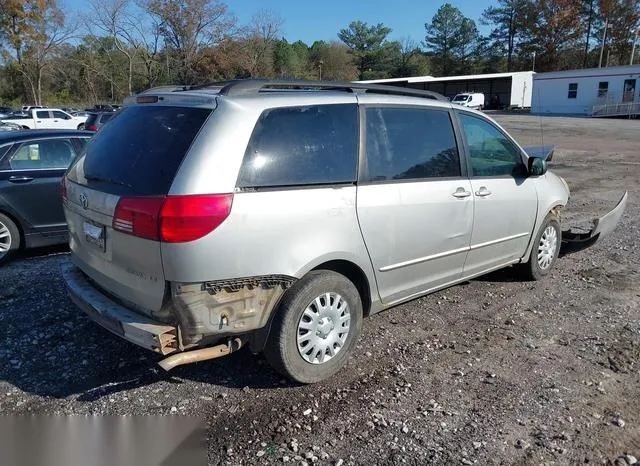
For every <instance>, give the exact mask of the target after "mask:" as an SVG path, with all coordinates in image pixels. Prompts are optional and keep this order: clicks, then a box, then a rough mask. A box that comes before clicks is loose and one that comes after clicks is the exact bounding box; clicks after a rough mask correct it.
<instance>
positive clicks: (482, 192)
mask: <svg viewBox="0 0 640 466" xmlns="http://www.w3.org/2000/svg"><path fill="white" fill-rule="evenodd" d="M490 195H491V191H489V190H488V189H487V187H486V186H480V189H479V190H477V191H476V196H480V197H486V196H490Z"/></svg>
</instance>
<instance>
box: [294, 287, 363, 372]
mask: <svg viewBox="0 0 640 466" xmlns="http://www.w3.org/2000/svg"><path fill="white" fill-rule="evenodd" d="M350 325H351V313H350V310H349V304H347V301H345V299H344V298H343V297H342V296H340V295H339V294H337V293H325V294H323V295H320V296H318V297H317V298H316V299H314V300H313V301H311V303H310V304H309V305H308V306H307V308H306V309H305V310H304V312H303V313H302V316H301V317H300V321H299V322H298V333H297V335H298V338H297V340H298V352H299V353H300V356H302V358H303V359H304V360H305V361H307V362H309V363H311V364H322V363H325V362H327V361H329V360H330V359H332V358H333V357H334V356H335V355H336V354H338V353H339V352H340V350H341V349H342V347H343V346H344V344H345V342H346V341H347V337H348V336H349V326H350Z"/></svg>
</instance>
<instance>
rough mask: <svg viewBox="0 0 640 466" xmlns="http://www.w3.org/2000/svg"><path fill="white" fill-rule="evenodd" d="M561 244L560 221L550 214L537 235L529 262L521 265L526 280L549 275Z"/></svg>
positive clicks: (538, 278)
mask: <svg viewBox="0 0 640 466" xmlns="http://www.w3.org/2000/svg"><path fill="white" fill-rule="evenodd" d="M561 242H562V232H561V230H560V221H559V220H558V217H557V216H556V215H554V214H549V215H547V217H546V218H545V219H544V221H543V222H542V226H541V227H540V230H539V231H538V234H537V235H536V238H535V242H534V243H533V249H532V250H531V256H530V257H529V260H528V261H527V262H526V263H524V264H521V265H520V267H521V271H522V273H523V275H524V278H526V279H529V280H540V279H541V278H542V277H544V276H545V275H547V274H548V273H549V271H550V270H551V267H552V266H553V264H555V262H556V259H557V258H558V254H559V253H560V244H561Z"/></svg>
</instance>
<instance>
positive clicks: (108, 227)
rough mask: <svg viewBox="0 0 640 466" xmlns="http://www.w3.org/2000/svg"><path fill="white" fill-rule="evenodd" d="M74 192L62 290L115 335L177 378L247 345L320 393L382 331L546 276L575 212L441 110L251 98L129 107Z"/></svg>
mask: <svg viewBox="0 0 640 466" xmlns="http://www.w3.org/2000/svg"><path fill="white" fill-rule="evenodd" d="M282 87H285V88H286V89H282ZM63 193H64V199H65V201H64V205H65V213H66V218H67V222H68V224H69V230H70V246H71V250H72V262H73V265H70V266H68V267H66V268H65V270H64V271H63V273H64V277H65V280H66V283H67V286H68V289H69V292H70V296H71V298H72V299H73V301H74V302H75V303H77V305H78V306H79V307H81V308H82V309H83V310H84V311H85V312H87V313H88V314H89V316H90V317H92V318H93V319H95V320H96V321H97V322H98V323H99V324H100V325H102V326H104V327H105V328H107V329H109V330H111V331H112V332H114V333H116V334H117V335H120V336H121V337H123V338H124V339H126V340H129V341H131V342H133V343H136V344H138V345H140V346H143V347H145V348H148V349H150V350H153V351H155V352H157V353H160V354H162V355H169V356H168V357H167V358H166V359H164V360H163V361H162V362H161V363H160V365H161V366H162V367H163V368H165V369H169V368H171V367H174V366H176V365H178V364H184V363H187V362H194V361H200V360H204V359H211V358H215V357H218V356H222V355H225V354H229V353H230V352H232V351H235V350H237V349H238V348H239V347H241V346H243V345H245V344H248V345H249V347H250V348H251V350H252V351H253V352H254V353H257V352H261V351H264V353H265V356H266V358H267V359H268V361H269V362H270V363H271V364H272V365H273V366H274V367H275V368H276V369H277V370H278V371H280V372H281V373H283V374H285V375H286V376H288V377H290V378H291V379H293V380H296V381H299V382H303V383H311V382H317V381H320V380H323V379H325V378H327V377H329V376H331V375H332V374H334V373H335V372H337V371H338V370H339V369H340V368H341V367H342V366H343V365H344V364H345V363H346V361H347V359H348V357H349V355H350V354H351V353H352V351H353V350H354V348H355V345H356V341H357V339H358V335H359V333H360V329H361V325H362V318H363V317H365V316H368V315H370V314H373V313H376V312H379V311H381V310H383V309H385V308H389V307H391V306H394V305H396V304H399V303H402V302H405V301H408V300H411V299H413V298H416V297H418V296H422V295H424V294H426V293H430V292H432V291H435V290H438V289H442V288H444V287H448V286H451V285H453V284H455V283H459V282H461V281H465V280H469V279H470V278H472V277H476V276H478V275H481V274H484V273H487V272H489V271H492V270H496V269H499V268H502V267H506V266H510V265H518V266H519V268H520V269H522V270H523V271H524V273H525V275H526V276H528V277H530V278H533V279H539V278H542V277H543V276H545V275H546V274H547V273H548V272H549V270H550V269H551V267H552V266H553V264H554V262H555V261H556V258H557V257H558V251H559V248H560V240H561V230H560V219H559V216H558V211H559V210H560V209H561V208H562V207H563V206H564V205H565V204H566V202H567V200H568V197H569V189H568V187H567V184H566V183H565V182H564V180H562V179H561V178H559V177H558V176H556V175H553V174H552V173H550V172H547V171H546V163H545V161H544V159H543V158H538V157H529V156H528V155H527V154H526V153H525V151H524V150H523V149H521V148H520V147H519V146H518V144H517V143H516V142H515V141H514V140H513V139H512V138H511V137H510V136H509V135H508V134H507V133H506V132H505V131H504V130H503V129H502V128H501V127H500V126H498V125H497V124H496V123H495V122H494V121H492V120H491V119H489V118H487V117H486V116H484V115H482V114H480V113H478V112H475V111H473V110H468V109H463V108H461V107H459V106H454V105H452V104H450V103H449V102H447V101H446V100H445V99H444V98H443V97H441V96H439V95H438V94H433V93H429V92H424V91H414V90H409V89H401V88H391V87H383V86H375V85H364V84H354V83H342V84H341V83H306V82H302V83H295V82H269V81H251V80H249V81H238V82H232V83H230V84H228V85H226V86H225V87H223V88H220V87H219V86H218V87H210V88H207V87H204V88H199V89H198V88H196V89H191V90H187V91H183V92H171V91H159V92H155V91H153V90H151V91H148V92H145V93H143V94H142V95H138V96H137V97H133V98H130V99H129V100H127V101H126V102H125V105H124V107H123V109H121V110H120V111H119V112H118V114H117V115H115V116H114V117H113V118H112V120H111V122H110V123H109V124H108V125H107V126H105V127H104V128H103V129H102V130H101V131H99V132H98V133H97V134H96V136H95V137H94V138H93V139H92V140H91V141H90V142H89V144H88V145H87V149H86V152H85V155H83V156H81V157H80V158H79V159H78V160H77V161H76V163H74V164H73V166H72V167H71V168H70V169H69V171H68V172H67V175H66V177H65V179H64V185H63ZM625 199H626V198H625ZM622 209H624V202H622V203H621V205H620V206H619V207H618V208H617V210H616V211H615V212H614V213H613V214H610V215H609V217H608V219H609V220H608V222H609V223H610V222H611V220H612V219H613V222H614V225H615V222H616V221H617V218H619V215H620V214H621V210H622ZM605 223H607V222H602V223H601V225H604V224H605ZM596 234H599V232H596Z"/></svg>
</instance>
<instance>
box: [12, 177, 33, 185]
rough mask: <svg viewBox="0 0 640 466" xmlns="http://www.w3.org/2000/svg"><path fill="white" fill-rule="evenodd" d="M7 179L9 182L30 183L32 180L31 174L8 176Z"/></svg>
mask: <svg viewBox="0 0 640 466" xmlns="http://www.w3.org/2000/svg"><path fill="white" fill-rule="evenodd" d="M9 181H10V182H11V183H30V182H32V181H33V177H32V176H10V177H9Z"/></svg>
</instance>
